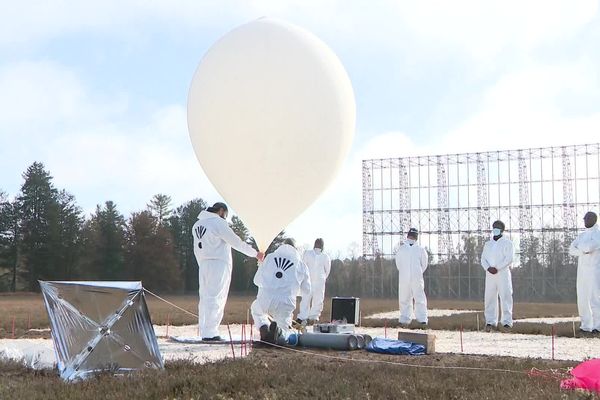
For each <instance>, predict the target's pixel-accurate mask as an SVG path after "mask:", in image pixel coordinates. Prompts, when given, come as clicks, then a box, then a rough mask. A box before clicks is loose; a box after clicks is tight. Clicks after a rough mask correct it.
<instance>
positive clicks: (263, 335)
mask: <svg viewBox="0 0 600 400" xmlns="http://www.w3.org/2000/svg"><path fill="white" fill-rule="evenodd" d="M259 332H260V341H261V342H266V341H267V339H268V338H269V327H268V326H267V325H263V326H261V327H260V329H259Z"/></svg>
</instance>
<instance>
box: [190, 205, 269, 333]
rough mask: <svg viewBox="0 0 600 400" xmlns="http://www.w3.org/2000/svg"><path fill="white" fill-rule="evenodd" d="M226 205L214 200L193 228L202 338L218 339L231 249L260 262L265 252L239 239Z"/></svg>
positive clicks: (199, 322)
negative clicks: (228, 218) (228, 217)
mask: <svg viewBox="0 0 600 400" xmlns="http://www.w3.org/2000/svg"><path fill="white" fill-rule="evenodd" d="M226 218H227V206H226V205H225V204H224V203H215V204H214V205H213V206H212V207H209V208H208V209H206V210H203V211H202V212H200V214H199V215H198V221H196V223H195V224H194V226H193V227H192V236H193V237H194V255H195V256H196V261H197V262H198V285H199V287H198V291H199V293H200V302H199V303H198V331H199V332H198V334H199V335H200V336H201V337H202V339H203V340H221V337H220V336H219V325H220V324H221V320H222V319H223V311H224V310H225V303H226V302H227V295H228V293H229V284H230V282H231V269H232V257H231V248H232V247H233V248H234V249H236V250H238V251H240V252H242V253H244V254H245V255H247V256H248V257H256V258H257V259H258V260H259V261H260V260H262V259H263V257H264V254H263V253H261V252H257V251H256V250H254V249H253V248H252V246H250V245H249V244H248V243H246V242H244V241H243V240H242V239H240V238H239V237H238V236H237V235H236V234H235V232H234V231H233V230H232V229H231V228H230V227H229V224H228V223H227V220H226Z"/></svg>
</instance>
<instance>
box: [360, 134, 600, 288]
mask: <svg viewBox="0 0 600 400" xmlns="http://www.w3.org/2000/svg"><path fill="white" fill-rule="evenodd" d="M362 170H363V255H364V257H365V259H366V260H369V259H379V258H383V259H392V258H393V254H394V253H395V249H396V248H397V246H398V243H399V242H400V241H401V240H402V239H403V238H404V236H405V235H406V232H407V230H408V229H409V228H410V227H416V228H417V229H419V231H420V232H421V235H420V242H421V244H422V245H424V246H425V247H426V248H427V249H428V251H429V253H430V255H431V257H430V258H431V263H432V264H433V265H434V266H440V265H443V266H445V268H446V269H447V271H446V270H444V274H445V275H444V277H443V278H444V279H446V280H447V285H446V282H444V284H439V282H433V281H432V279H433V278H432V276H431V274H433V272H432V273H431V274H430V276H429V278H430V279H429V282H428V287H429V288H430V289H432V288H433V290H434V291H435V288H436V287H439V288H441V287H446V286H447V290H446V289H444V290H441V289H440V295H442V292H444V293H445V295H447V296H450V297H454V296H456V297H471V296H473V293H474V292H477V293H478V292H479V289H478V288H481V287H482V285H483V283H482V279H483V270H482V269H481V267H479V265H478V263H479V254H477V252H478V251H479V249H480V247H481V246H482V245H483V242H484V241H485V240H487V238H488V237H489V232H490V230H491V223H492V222H493V220H496V219H500V220H502V221H504V222H505V223H506V227H507V234H508V235H509V237H510V238H511V239H512V240H513V242H514V243H515V246H516V248H517V249H518V252H519V257H517V266H516V270H520V272H518V273H522V274H525V272H523V271H525V270H527V271H528V272H527V274H528V275H527V276H523V277H521V278H522V282H526V283H523V285H525V286H523V290H524V292H529V293H531V294H532V296H538V297H539V296H545V295H548V294H549V293H551V292H553V291H555V292H559V293H561V291H567V290H568V289H567V288H566V286H564V285H567V286H568V285H570V282H563V281H564V279H565V277H564V276H563V275H562V272H561V270H560V268H561V267H564V266H565V265H569V266H571V267H572V266H573V265H575V260H573V259H571V258H570V257H568V256H567V255H566V254H565V253H566V249H567V248H568V244H569V243H570V241H572V240H573V239H574V237H575V235H576V234H577V232H578V230H579V229H580V228H582V218H583V215H584V214H585V212H587V211H590V210H592V211H595V212H598V211H599V208H600V144H598V143H596V144H585V145H573V146H561V147H542V148H531V149H520V150H503V151H489V152H479V153H464V154H446V155H432V156H414V157H404V158H388V159H373V160H364V161H363V168H362ZM465 260H466V261H465ZM558 263H560V264H561V265H558ZM463 264H464V265H463ZM452 268H456V271H452ZM433 270H434V271H435V268H434V269H433ZM516 273H517V271H516ZM367 275H368V273H367ZM374 276H375V275H373V276H371V277H369V276H367V278H368V280H373V279H375V278H374ZM436 279H441V277H437V278H436ZM457 281H458V282H457ZM520 284H521V282H519V283H516V286H518V285H520ZM561 285H562V286H564V288H563V289H561V287H562V286H561ZM372 286H376V285H375V284H374V283H373V284H372ZM465 292H467V293H465ZM565 293H566V292H565ZM565 296H566V294H565ZM565 296H562V297H565Z"/></svg>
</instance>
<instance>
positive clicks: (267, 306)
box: [250, 238, 310, 343]
mask: <svg viewBox="0 0 600 400" xmlns="http://www.w3.org/2000/svg"><path fill="white" fill-rule="evenodd" d="M254 284H255V285H256V286H258V294H257V296H256V300H255V301H254V302H253V303H252V306H251V308H250V309H251V311H252V319H253V320H254V326H255V327H256V329H257V330H258V331H259V332H260V340H261V341H263V342H268V343H277V342H278V341H279V340H280V339H283V340H287V338H288V337H289V335H290V333H292V330H291V328H292V318H293V314H294V310H295V309H296V295H297V294H298V291H300V295H301V296H302V298H304V297H305V296H308V295H309V294H310V275H309V272H308V268H307V267H306V265H305V264H304V263H303V262H302V259H301V258H300V253H298V250H296V244H295V242H294V240H293V239H291V238H290V239H285V241H284V242H283V244H282V245H281V246H279V247H278V248H277V250H275V251H274V252H273V253H271V254H269V255H267V257H265V262H264V264H263V265H262V266H261V267H260V268H258V270H257V271H256V274H255V275H254ZM271 319H272V322H271Z"/></svg>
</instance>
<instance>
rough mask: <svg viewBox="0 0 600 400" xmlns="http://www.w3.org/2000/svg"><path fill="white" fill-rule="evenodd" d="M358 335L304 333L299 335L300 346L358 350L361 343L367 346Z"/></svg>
mask: <svg viewBox="0 0 600 400" xmlns="http://www.w3.org/2000/svg"><path fill="white" fill-rule="evenodd" d="M357 336H358V335H348V334H343V333H303V334H302V335H299V336H298V346H302V347H315V348H319V349H333V350H357V349H359V348H360V347H359V343H360V342H362V344H363V347H364V346H365V344H364V342H365V340H364V338H361V339H360V340H359V338H358V337H357Z"/></svg>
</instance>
